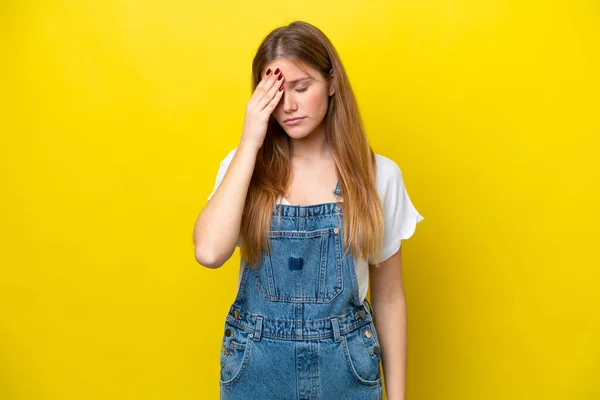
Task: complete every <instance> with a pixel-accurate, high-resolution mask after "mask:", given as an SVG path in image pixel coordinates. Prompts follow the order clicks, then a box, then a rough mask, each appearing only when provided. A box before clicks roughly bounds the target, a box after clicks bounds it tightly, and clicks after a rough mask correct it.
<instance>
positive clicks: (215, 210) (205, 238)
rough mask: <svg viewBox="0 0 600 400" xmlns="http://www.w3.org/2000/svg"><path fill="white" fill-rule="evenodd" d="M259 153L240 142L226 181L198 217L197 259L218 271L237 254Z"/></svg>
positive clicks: (195, 228) (195, 241)
mask: <svg viewBox="0 0 600 400" xmlns="http://www.w3.org/2000/svg"><path fill="white" fill-rule="evenodd" d="M257 152H258V149H257V148H256V146H254V145H251V144H246V143H245V142H243V141H242V142H241V143H240V145H239V146H238V147H237V151H236V153H235V155H234V156H233V159H232V161H231V164H230V165H229V168H228V169H227V172H226V173H225V177H224V178H223V181H222V182H221V184H220V185H219V187H218V188H217V190H216V192H215V193H214V195H213V197H212V199H211V201H209V202H208V203H207V204H206V206H205V207H204V209H203V210H202V212H201V213H200V215H199V216H198V219H197V221H196V224H195V226H194V245H195V248H196V259H197V260H198V262H200V263H201V264H202V265H204V266H207V267H210V268H218V267H220V266H221V265H222V264H223V263H225V261H227V260H228V259H229V257H231V255H232V254H233V252H234V251H235V246H236V244H237V241H238V238H239V235H240V228H241V222H242V213H243V211H244V204H245V202H246V196H247V193H248V187H249V185H250V179H251V178H252V174H253V172H254V164H255V162H256V156H257Z"/></svg>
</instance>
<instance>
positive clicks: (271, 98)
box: [194, 68, 284, 268]
mask: <svg viewBox="0 0 600 400" xmlns="http://www.w3.org/2000/svg"><path fill="white" fill-rule="evenodd" d="M283 89H284V88H283V73H282V72H281V71H279V68H277V70H276V71H275V72H274V73H271V70H270V69H269V70H267V71H266V72H265V74H264V77H263V78H262V79H261V81H260V82H259V83H258V85H257V86H256V89H255V90H254V93H253V94H252V97H251V98H250V101H249V102H248V104H247V105H246V115H245V118H244V129H243V130H242V139H241V141H240V145H239V146H238V147H237V150H236V152H235V154H234V156H233V159H232V160H231V163H230V164H229V167H228V168H227V171H226V172H225V176H224V177H223V180H222V181H221V184H220V185H219V187H218V188H217V190H216V191H215V193H214V194H213V196H212V198H211V199H210V200H209V202H208V204H207V205H206V206H205V207H204V209H203V210H202V212H200V215H199V216H198V219H197V220H196V224H195V225H194V247H195V254H196V261H198V262H199V263H200V264H202V265H204V266H206V267H208V268H219V267H220V266H221V265H223V264H224V263H225V262H226V261H227V260H229V258H230V257H231V255H232V254H233V252H234V250H235V246H236V244H237V241H238V238H239V236H240V229H241V223H242V213H243V211H244V205H245V203H246V196H247V194H248V188H249V186H250V180H251V178H252V174H253V173H254V165H255V163H256V156H257V153H258V150H259V149H260V148H261V147H262V144H263V141H264V138H265V135H266V132H267V125H268V122H269V116H270V115H271V114H272V112H273V110H274V109H275V107H276V106H277V104H278V103H279V100H280V99H281V96H282V95H283Z"/></svg>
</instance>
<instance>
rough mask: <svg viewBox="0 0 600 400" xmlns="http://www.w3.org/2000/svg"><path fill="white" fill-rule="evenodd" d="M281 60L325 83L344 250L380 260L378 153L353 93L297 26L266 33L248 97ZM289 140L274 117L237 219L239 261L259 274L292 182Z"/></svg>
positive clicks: (319, 35) (324, 43) (321, 44)
mask: <svg viewBox="0 0 600 400" xmlns="http://www.w3.org/2000/svg"><path fill="white" fill-rule="evenodd" d="M279 57H285V58H289V59H293V60H296V61H299V62H300V63H301V64H302V63H303V64H305V65H309V66H311V67H312V68H314V69H316V70H317V71H319V72H320V74H321V75H322V76H323V78H324V79H325V80H326V82H327V83H328V84H329V82H331V79H333V80H334V84H335V94H334V95H333V96H330V98H329V106H328V110H327V114H326V116H325V134H326V136H327V140H328V142H329V146H330V148H331V152H332V154H333V159H334V161H335V165H336V168H337V171H338V175H339V177H340V180H339V181H340V182H339V183H340V188H341V191H342V196H343V199H344V203H343V204H344V207H343V217H344V232H345V234H344V251H347V250H346V249H347V248H348V246H350V248H351V250H352V254H353V255H354V256H358V257H361V258H363V259H367V258H368V257H369V256H370V255H372V254H379V253H380V252H381V248H382V245H383V223H384V221H383V207H382V204H381V200H380V199H379V195H378V193H377V187H376V161H375V153H374V152H373V149H372V148H371V146H370V145H369V142H368V141H367V137H366V133H365V129H364V126H363V123H362V119H361V117H360V114H359V109H358V104H357V102H356V98H355V96H354V92H353V91H352V88H351V86H350V82H349V81H348V77H347V75H346V71H345V70H344V67H343V65H342V62H341V60H340V58H339V56H338V54H337V52H336V50H335V48H334V47H333V45H332V44H331V42H330V41H329V39H328V38H327V37H326V36H325V34H324V33H323V32H321V30H319V29H318V28H317V27H315V26H313V25H311V24H309V23H306V22H302V21H295V22H292V23H290V24H289V25H287V26H283V27H279V28H277V29H275V30H273V31H272V32H271V33H269V34H268V35H267V36H266V37H265V39H264V40H263V41H262V43H261V44H260V46H259V48H258V50H257V52H256V55H255V57H254V60H253V63H252V78H253V79H252V92H254V90H255V89H256V86H257V85H258V83H259V82H260V79H261V71H262V69H263V67H264V66H265V65H266V64H268V63H269V62H271V61H273V60H274V59H276V58H279ZM290 152H291V148H290V139H289V137H288V136H287V134H286V133H285V131H284V130H283V129H282V128H281V126H280V125H279V123H278V122H277V121H276V120H275V118H274V117H273V115H271V118H270V120H269V123H268V128H267V133H266V136H265V140H264V142H263V145H262V147H261V148H260V149H259V151H258V153H257V158H256V164H255V168H254V173H253V175H252V178H251V180H250V185H249V188H248V194H247V197H246V203H245V205H244V211H243V215H242V224H241V235H242V246H241V249H240V256H241V258H242V259H243V260H244V261H245V262H246V264H247V265H248V266H250V267H257V265H258V264H259V263H260V260H261V251H265V252H270V241H269V240H268V238H269V232H270V229H271V218H272V217H273V207H274V205H275V201H276V200H277V198H278V197H279V196H285V194H286V193H287V188H288V187H289V185H290V183H291V171H290Z"/></svg>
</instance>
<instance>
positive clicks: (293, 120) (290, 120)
mask: <svg viewBox="0 0 600 400" xmlns="http://www.w3.org/2000/svg"><path fill="white" fill-rule="evenodd" d="M304 118H306V117H298V118H288V119H286V120H285V123H286V124H295V123H299V122H300V121H302V120H303V119H304Z"/></svg>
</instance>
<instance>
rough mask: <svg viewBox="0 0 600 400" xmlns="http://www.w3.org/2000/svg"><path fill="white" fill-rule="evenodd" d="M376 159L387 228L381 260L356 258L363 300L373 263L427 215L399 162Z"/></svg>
mask: <svg viewBox="0 0 600 400" xmlns="http://www.w3.org/2000/svg"><path fill="white" fill-rule="evenodd" d="M236 150H237V148H236V149H233V150H231V151H230V152H229V154H227V156H226V157H225V158H224V159H223V160H222V161H221V165H220V168H219V172H218V173H217V179H216V182H215V186H214V189H213V191H212V193H211V194H210V196H208V200H210V199H211V198H212V196H213V195H214V194H215V192H216V191H217V188H218V187H219V185H220V184H221V181H222V180H223V177H224V176H225V172H226V171H227V168H228V167H229V164H230V163H231V160H232V159H233V156H234V154H235V151H236ZM375 159H376V162H377V192H378V194H379V198H380V199H381V203H382V205H383V218H384V223H385V226H384V230H383V249H382V251H381V254H380V257H379V260H374V259H373V258H372V257H370V258H369V259H368V260H364V259H361V258H355V260H354V263H355V265H356V276H357V278H358V288H359V294H360V301H361V302H362V301H363V300H364V298H365V297H366V296H367V289H368V288H369V264H375V261H378V262H383V261H385V260H387V259H388V258H390V257H391V256H393V255H394V254H396V252H397V251H398V250H400V245H401V241H402V240H404V239H408V238H410V237H411V236H412V234H413V233H414V231H415V228H416V225H417V224H418V223H419V222H421V221H422V220H423V219H424V218H423V216H421V214H419V212H418V211H417V210H416V209H415V207H414V206H413V204H412V202H411V201H410V198H409V197H408V193H407V192H406V187H405V186H404V180H403V178H402V172H401V171H400V168H399V167H398V165H397V164H396V163H395V162H394V161H393V160H391V159H389V158H387V157H384V156H382V155H381V154H375ZM332 190H333V189H332ZM343 196H344V194H343V193H342V197H343ZM277 204H287V205H290V203H289V202H288V201H287V200H286V199H284V198H282V197H281V196H280V197H279V198H278V199H277ZM241 244H242V237H241V234H240V237H239V239H238V243H237V246H238V247H240V246H241ZM243 268H244V263H243V261H240V273H239V279H238V289H239V285H240V282H241V278H242V272H243Z"/></svg>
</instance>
